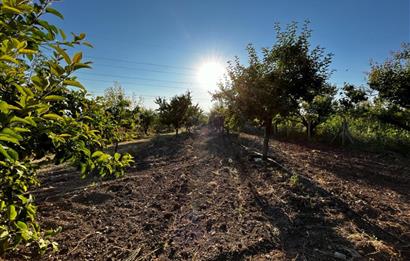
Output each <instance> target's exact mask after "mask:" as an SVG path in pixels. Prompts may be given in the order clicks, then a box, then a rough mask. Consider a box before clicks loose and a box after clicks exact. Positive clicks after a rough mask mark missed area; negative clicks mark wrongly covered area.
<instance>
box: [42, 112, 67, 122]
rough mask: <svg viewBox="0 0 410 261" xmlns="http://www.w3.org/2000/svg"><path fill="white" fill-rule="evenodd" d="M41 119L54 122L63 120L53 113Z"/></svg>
mask: <svg viewBox="0 0 410 261" xmlns="http://www.w3.org/2000/svg"><path fill="white" fill-rule="evenodd" d="M42 117H43V118H45V119H47V120H55V121H61V120H63V117H61V116H60V115H57V114H55V113H47V114H44V115H43V116H42Z"/></svg>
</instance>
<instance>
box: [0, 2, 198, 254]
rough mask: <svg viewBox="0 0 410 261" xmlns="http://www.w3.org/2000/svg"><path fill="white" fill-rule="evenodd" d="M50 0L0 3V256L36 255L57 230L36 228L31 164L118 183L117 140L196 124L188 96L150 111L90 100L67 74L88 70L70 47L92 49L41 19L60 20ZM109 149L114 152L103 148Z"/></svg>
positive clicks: (111, 95) (123, 162)
mask: <svg viewBox="0 0 410 261" xmlns="http://www.w3.org/2000/svg"><path fill="white" fill-rule="evenodd" d="M51 2H52V1H51V0H39V1H27V0H3V1H1V2H0V21H1V23H0V27H1V33H0V69H1V73H0V255H3V254H5V253H6V252H8V251H10V250H16V249H17V248H19V246H21V245H25V246H28V247H29V248H31V249H32V250H33V251H35V252H37V253H44V251H46V250H47V249H49V248H50V247H52V248H56V247H57V245H56V243H54V242H52V241H51V239H50V237H51V236H52V235H54V234H55V233H57V232H58V230H43V229H41V228H40V225H39V224H38V223H37V222H36V206H35V204H34V198H33V196H32V195H31V194H30V189H32V187H33V186H37V185H39V180H38V179H37V169H38V167H39V166H38V165H37V164H35V163H34V162H38V161H34V160H38V159H42V158H44V156H48V157H50V156H51V157H52V159H53V161H54V163H56V164H63V163H65V164H70V165H72V166H75V167H77V168H78V170H79V171H80V172H81V177H82V178H84V177H86V176H88V175H100V176H106V175H112V176H116V177H118V176H121V175H123V174H124V171H125V168H126V167H127V166H130V164H132V162H133V157H132V156H131V155H130V154H128V153H124V154H120V153H118V152H117V150H118V143H119V142H120V141H123V140H126V139H130V138H135V137H136V136H138V135H139V134H141V133H142V134H143V135H148V134H149V132H150V131H151V130H153V128H156V130H157V131H161V130H165V131H166V130H168V129H169V128H171V126H172V127H173V128H175V130H176V133H177V134H178V131H179V129H180V128H181V127H185V128H187V129H188V130H190V129H191V128H192V127H193V126H195V125H197V124H199V123H200V122H203V121H204V114H203V113H202V111H201V110H200V108H199V106H198V105H193V104H192V98H191V95H190V93H189V92H188V93H186V94H183V95H180V96H175V97H173V98H172V99H171V100H170V101H169V102H168V101H167V100H165V99H162V98H158V99H157V100H156V102H157V104H158V105H159V109H158V111H154V110H151V109H147V108H144V107H143V106H141V105H139V104H137V103H135V102H133V100H132V99H130V98H129V97H127V96H126V95H125V93H124V90H123V89H122V88H121V86H119V85H118V84H115V85H114V86H113V87H111V88H109V89H107V90H106V92H105V94H104V96H99V97H95V98H91V97H90V96H89V94H88V92H87V90H86V89H85V87H84V86H83V85H82V84H81V83H80V82H79V81H78V79H77V77H75V76H74V73H75V72H76V71H77V70H80V69H87V68H91V63H90V62H87V61H83V58H82V53H81V52H77V53H75V52H74V53H73V54H72V55H70V54H69V53H71V52H72V51H70V49H74V48H75V47H78V46H81V45H84V46H88V47H92V46H91V44H90V43H88V42H86V41H85V35H84V34H79V35H76V34H72V36H71V37H67V35H66V34H65V32H64V31H63V30H61V29H59V28H57V27H56V26H54V25H52V24H49V23H48V22H47V21H46V20H43V19H42V17H43V15H44V14H53V15H55V16H57V17H60V18H63V15H62V14H61V13H59V12H58V11H57V10H55V9H53V8H52V7H51V6H50V4H51ZM111 144H114V152H113V153H107V151H108V150H107V147H108V146H109V145H111Z"/></svg>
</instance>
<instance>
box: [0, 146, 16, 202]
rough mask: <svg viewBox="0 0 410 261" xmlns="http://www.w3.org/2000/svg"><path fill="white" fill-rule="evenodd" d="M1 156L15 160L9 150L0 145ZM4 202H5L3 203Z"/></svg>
mask: <svg viewBox="0 0 410 261" xmlns="http://www.w3.org/2000/svg"><path fill="white" fill-rule="evenodd" d="M0 154H2V155H3V156H4V157H5V158H6V159H8V160H11V161H12V160H13V157H11V156H10V155H9V154H8V152H7V150H6V149H5V147H4V146H3V145H1V144H0ZM2 202H3V201H2Z"/></svg>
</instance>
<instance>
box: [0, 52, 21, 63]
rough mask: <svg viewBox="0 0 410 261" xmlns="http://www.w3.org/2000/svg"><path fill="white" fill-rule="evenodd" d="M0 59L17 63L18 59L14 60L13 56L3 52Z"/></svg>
mask: <svg viewBox="0 0 410 261" xmlns="http://www.w3.org/2000/svg"><path fill="white" fill-rule="evenodd" d="M0 61H6V62H11V63H15V64H19V61H18V60H16V59H15V58H13V57H11V56H10V55H7V54H3V55H2V56H0Z"/></svg>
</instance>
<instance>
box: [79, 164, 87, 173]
mask: <svg viewBox="0 0 410 261" xmlns="http://www.w3.org/2000/svg"><path fill="white" fill-rule="evenodd" d="M86 171H87V164H85V163H83V162H81V163H80V172H81V174H85V172H86Z"/></svg>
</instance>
